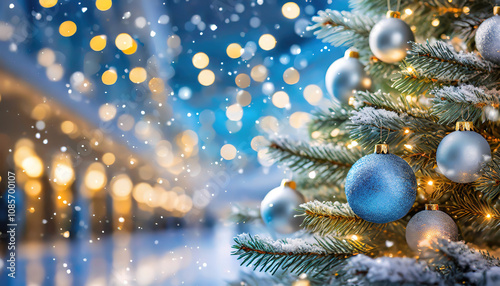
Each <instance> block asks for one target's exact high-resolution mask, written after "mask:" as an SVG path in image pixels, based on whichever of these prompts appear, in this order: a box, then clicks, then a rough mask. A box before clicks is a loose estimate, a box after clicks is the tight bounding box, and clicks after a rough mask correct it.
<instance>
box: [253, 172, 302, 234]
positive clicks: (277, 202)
mask: <svg viewBox="0 0 500 286" xmlns="http://www.w3.org/2000/svg"><path fill="white" fill-rule="evenodd" d="M303 203H305V199H304V196H303V195H302V194H301V193H299V192H298V191H297V190H295V182H294V181H288V180H283V181H282V182H281V186H279V187H277V188H274V189H272V190H271V191H270V192H269V193H267V195H266V196H265V197H264V199H263V200H262V202H261V204H260V214H261V216H262V220H263V221H264V223H265V224H266V225H267V227H268V228H269V229H271V230H273V231H276V232H277V233H281V234H288V233H293V232H296V231H298V230H300V229H301V228H300V225H301V224H302V221H303V220H304V218H302V217H295V215H298V214H299V213H298V212H297V211H296V209H298V208H299V205H300V204H303Z"/></svg>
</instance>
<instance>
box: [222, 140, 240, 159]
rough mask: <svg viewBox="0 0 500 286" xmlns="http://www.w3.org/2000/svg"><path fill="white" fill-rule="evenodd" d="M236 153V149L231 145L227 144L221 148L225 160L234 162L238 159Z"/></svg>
mask: <svg viewBox="0 0 500 286" xmlns="http://www.w3.org/2000/svg"><path fill="white" fill-rule="evenodd" d="M236 153H237V150H236V147H234V146H233V145H231V144H225V145H224V146H222V148H220V155H221V157H222V158H224V159H225V160H233V159H234V158H236Z"/></svg>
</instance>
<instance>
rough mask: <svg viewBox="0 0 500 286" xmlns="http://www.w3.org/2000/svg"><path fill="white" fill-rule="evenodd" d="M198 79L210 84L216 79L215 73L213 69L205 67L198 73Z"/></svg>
mask: <svg viewBox="0 0 500 286" xmlns="http://www.w3.org/2000/svg"><path fill="white" fill-rule="evenodd" d="M198 81H199V82H200V84H201V85H204V86H209V85H212V84H213V83H214V81H215V74H214V72H213V71H211V70H208V69H205V70H202V71H201V72H200V73H199V74H198Z"/></svg>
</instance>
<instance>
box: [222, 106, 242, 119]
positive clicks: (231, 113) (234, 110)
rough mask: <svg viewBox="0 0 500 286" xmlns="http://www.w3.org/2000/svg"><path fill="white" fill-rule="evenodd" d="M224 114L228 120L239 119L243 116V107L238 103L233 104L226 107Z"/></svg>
mask: <svg viewBox="0 0 500 286" xmlns="http://www.w3.org/2000/svg"><path fill="white" fill-rule="evenodd" d="M226 116H227V118H228V119H229V120H232V121H239V120H241V118H242V117H243V108H241V106H240V105H239V104H233V105H231V106H229V107H228V108H227V110H226Z"/></svg>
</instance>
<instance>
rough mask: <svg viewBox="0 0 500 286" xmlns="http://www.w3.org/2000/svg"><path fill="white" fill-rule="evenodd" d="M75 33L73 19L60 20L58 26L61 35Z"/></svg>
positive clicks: (69, 35)
mask: <svg viewBox="0 0 500 286" xmlns="http://www.w3.org/2000/svg"><path fill="white" fill-rule="evenodd" d="M75 33H76V24H75V22H73V21H65V22H62V23H61V25H60V26H59V34H61V36H63V37H71V36H73V35H74V34H75Z"/></svg>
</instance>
